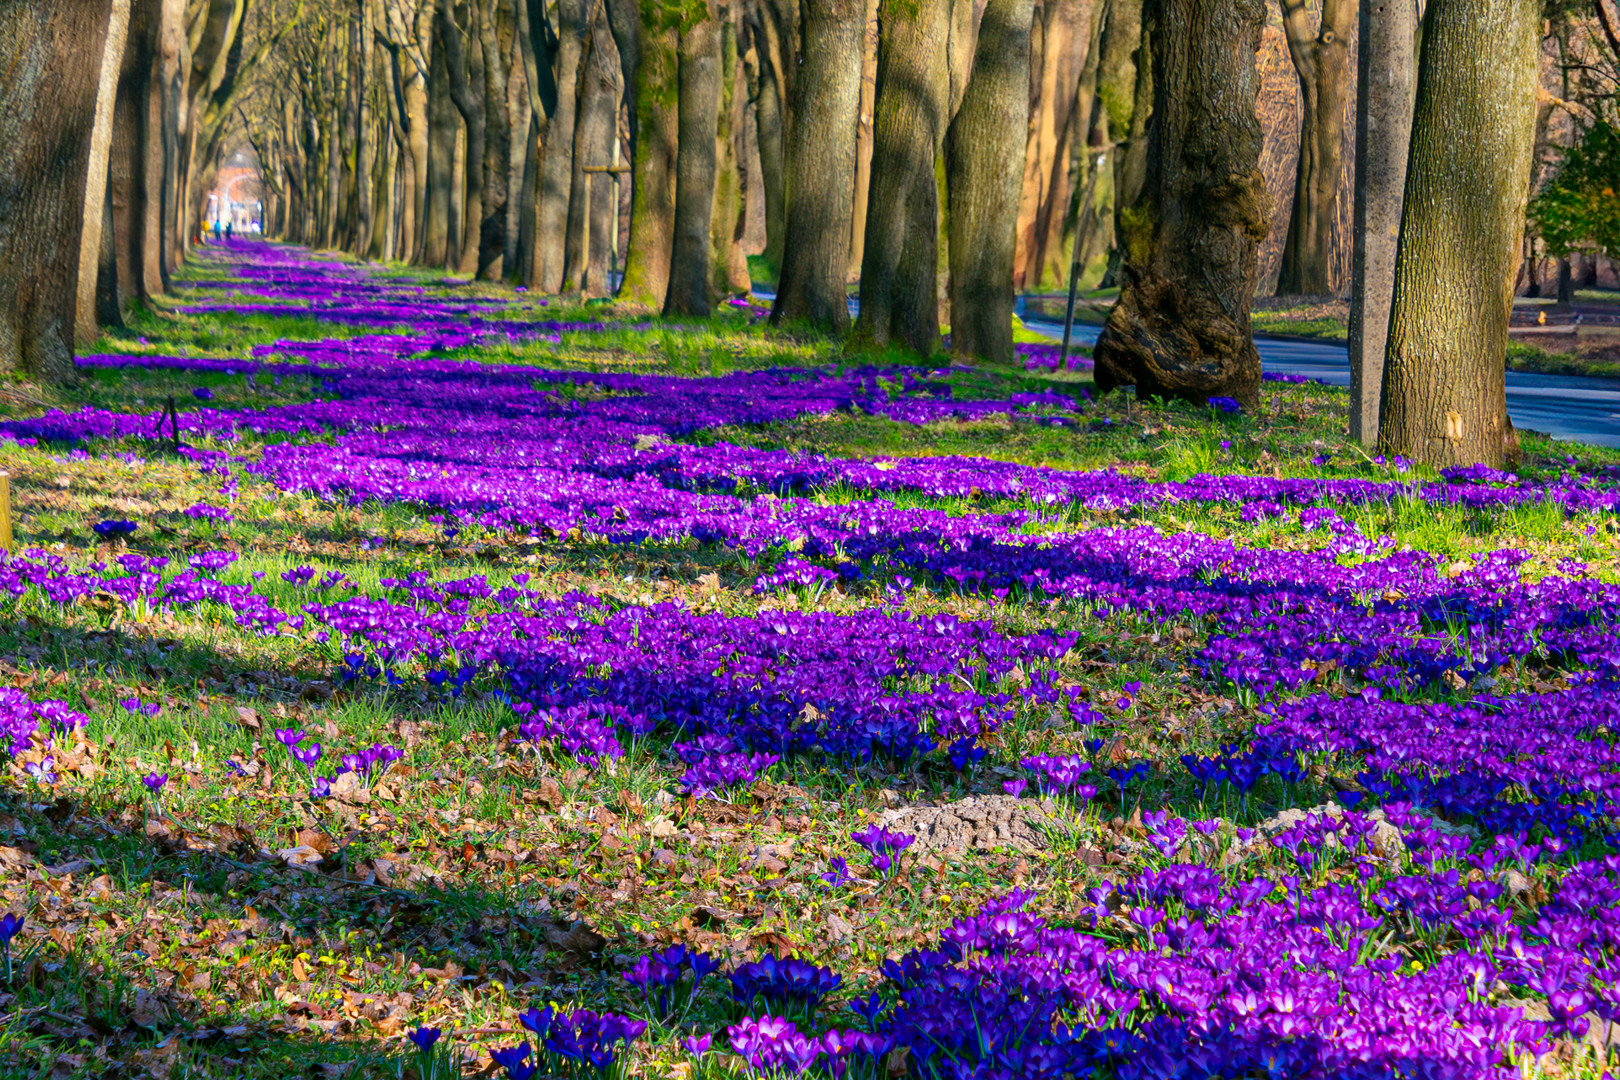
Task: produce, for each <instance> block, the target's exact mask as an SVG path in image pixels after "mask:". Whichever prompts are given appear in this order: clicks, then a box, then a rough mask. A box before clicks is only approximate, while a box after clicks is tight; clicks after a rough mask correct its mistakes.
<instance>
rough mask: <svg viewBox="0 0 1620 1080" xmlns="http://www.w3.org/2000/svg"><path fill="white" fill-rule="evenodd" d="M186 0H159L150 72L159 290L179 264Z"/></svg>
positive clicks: (162, 288)
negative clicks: (155, 87) (157, 135)
mask: <svg viewBox="0 0 1620 1080" xmlns="http://www.w3.org/2000/svg"><path fill="white" fill-rule="evenodd" d="M185 16H186V0H163V20H162V29H161V30H160V32H159V35H158V64H157V70H156V72H155V73H154V75H155V77H156V79H157V81H158V84H159V87H160V96H161V98H162V101H161V104H160V106H159V107H160V109H161V110H162V118H163V119H162V125H161V126H162V132H163V137H162V155H163V180H162V196H161V198H159V199H158V200H157V201H156V203H155V205H154V206H153V209H155V210H156V211H157V217H156V220H155V221H153V222H151V227H153V228H155V229H156V230H157V234H158V259H159V265H158V274H159V277H160V278H161V279H162V287H161V288H160V289H159V290H157V291H159V292H161V291H163V290H165V289H167V288H168V287H169V280H170V276H171V275H172V274H173V273H174V270H175V267H177V266H178V265H179V252H178V251H177V250H176V243H175V241H176V239H177V234H176V229H177V228H178V225H177V224H176V223H177V222H178V221H179V217H180V212H179V210H178V209H177V206H178V203H179V199H180V171H181V170H180V110H181V108H182V107H183V105H182V103H183V102H184V100H185V75H184V72H183V69H184V68H186V67H188V66H189V64H190V54H189V52H188V51H187V46H186V27H185Z"/></svg>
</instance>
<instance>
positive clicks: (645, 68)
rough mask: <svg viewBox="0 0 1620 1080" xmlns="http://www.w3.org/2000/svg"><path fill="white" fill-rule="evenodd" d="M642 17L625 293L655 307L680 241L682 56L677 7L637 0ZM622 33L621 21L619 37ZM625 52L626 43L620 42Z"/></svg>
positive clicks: (666, 284) (623, 296)
mask: <svg viewBox="0 0 1620 1080" xmlns="http://www.w3.org/2000/svg"><path fill="white" fill-rule="evenodd" d="M637 3H638V15H639V19H640V24H639V31H638V34H637V41H636V49H637V51H638V56H637V62H636V64H635V69H634V85H635V106H634V109H633V110H632V111H633V113H634V115H635V118H636V119H635V125H634V130H633V132H632V136H633V138H634V145H633V147H632V160H631V169H632V176H633V178H634V179H633V184H634V187H633V188H632V189H631V202H630V249H629V251H627V252H626V253H625V260H624V281H623V283H622V284H621V286H620V289H619V298H620V299H622V300H625V301H628V302H630V303H634V304H641V305H645V306H646V307H650V308H662V307H663V306H664V294H665V293H666V292H667V291H668V289H669V260H670V254H671V250H672V248H673V245H674V239H675V237H674V229H675V167H676V161H675V159H676V152H677V139H678V137H679V136H678V117H677V110H676V109H675V108H673V107H672V103H673V102H674V101H675V100H676V96H677V94H678V92H679V91H678V85H679V77H680V61H679V59H678V57H677V55H676V49H677V46H678V43H679V33H678V31H677V29H676V26H675V24H674V21H673V20H674V19H675V18H676V17H677V15H678V12H677V13H671V12H668V11H666V10H665V9H664V7H663V5H662V4H661V3H659V2H658V0H637ZM618 36H619V31H618V29H617V27H615V30H614V37H615V38H617V37H618ZM619 51H620V53H621V55H622V54H623V52H624V43H623V42H622V41H621V42H620V45H619Z"/></svg>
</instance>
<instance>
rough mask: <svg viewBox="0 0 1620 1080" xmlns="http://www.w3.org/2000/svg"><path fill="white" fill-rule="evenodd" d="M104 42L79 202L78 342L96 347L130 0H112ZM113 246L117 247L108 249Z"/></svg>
mask: <svg viewBox="0 0 1620 1080" xmlns="http://www.w3.org/2000/svg"><path fill="white" fill-rule="evenodd" d="M110 6H111V10H110V11H109V13H108V18H107V22H106V27H105V29H104V30H103V37H102V43H101V56H100V57H99V60H100V71H99V72H97V77H96V111H95V119H94V120H93V121H92V122H91V125H90V147H89V155H90V156H89V160H88V163H87V164H86V166H85V169H86V172H85V185H84V203H83V204H82V205H81V206H80V208H79V214H80V218H81V223H80V228H79V274H78V289H77V291H76V302H75V306H74V327H73V338H74V344H75V345H76V346H77V347H79V348H81V349H85V348H90V347H91V346H93V345H95V343H96V340H97V339H98V338H99V337H101V326H100V324H99V323H98V321H97V318H96V316H97V314H98V311H97V297H96V290H97V286H98V285H99V283H100V280H101V255H102V243H101V241H102V236H101V229H102V225H103V224H104V223H105V222H106V219H107V160H108V155H109V153H110V152H111V150H112V126H113V105H114V104H115V103H116V101H117V100H118V73H119V70H120V69H121V68H122V67H123V64H124V43H125V41H126V40H127V39H128V37H129V0H112V2H111V5H110ZM107 250H108V251H109V252H110V251H111V248H108V249H107Z"/></svg>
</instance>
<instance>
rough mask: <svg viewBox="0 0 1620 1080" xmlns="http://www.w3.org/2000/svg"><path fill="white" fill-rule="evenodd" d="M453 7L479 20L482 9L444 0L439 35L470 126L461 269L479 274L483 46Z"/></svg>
mask: <svg viewBox="0 0 1620 1080" xmlns="http://www.w3.org/2000/svg"><path fill="white" fill-rule="evenodd" d="M452 8H460V9H461V10H463V11H466V12H467V17H468V18H470V19H473V20H476V19H477V18H478V17H479V16H478V12H477V10H476V8H475V7H472V5H468V4H460V3H457V0H444V7H443V8H441V9H440V12H439V15H440V18H439V35H440V36H441V37H442V38H443V39H444V56H445V70H446V74H448V75H449V84H450V99H451V100H452V101H453V102H454V103H455V106H456V111H458V112H459V113H461V120H462V123H464V124H465V125H466V128H467V143H466V150H465V152H464V153H463V155H462V159H463V169H462V171H463V173H464V175H465V179H464V181H463V191H464V192H465V194H464V195H463V196H462V200H461V230H460V241H459V255H458V265H457V270H458V271H459V272H460V273H463V274H476V273H477V272H478V269H479V261H478V252H479V237H480V227H481V226H482V224H483V221H484V157H485V153H484V142H485V137H486V131H485V124H484V64H483V59H482V56H483V49H482V47H481V45H480V44H479V38H478V35H477V34H476V33H472V34H469V33H467V32H466V31H464V30H463V29H462V28H461V26H460V24H459V22H458V18H459V16H458V15H457V14H456V12H455V11H453V10H452Z"/></svg>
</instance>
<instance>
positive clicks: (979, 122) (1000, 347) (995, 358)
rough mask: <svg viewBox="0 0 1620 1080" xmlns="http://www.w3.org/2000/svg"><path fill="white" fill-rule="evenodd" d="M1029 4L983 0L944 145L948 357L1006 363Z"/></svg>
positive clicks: (1024, 125)
mask: <svg viewBox="0 0 1620 1080" xmlns="http://www.w3.org/2000/svg"><path fill="white" fill-rule="evenodd" d="M1033 17H1034V7H1033V5H1031V4H1030V3H1029V2H1028V0H988V2H987V3H986V4H985V6H984V17H983V19H982V20H981V22H980V23H979V40H978V46H977V48H976V50H975V55H974V60H973V74H972V76H971V77H970V79H969V80H968V85H967V90H966V91H965V92H964V93H963V95H962V107H961V108H960V109H958V110H957V113H956V117H955V119H953V120H952V121H951V126H950V130H949V131H948V132H947V133H946V137H945V161H946V178H947V182H948V183H949V185H950V202H951V220H950V259H951V351H952V352H955V353H958V354H960V355H963V356H979V357H983V358H984V359H986V360H989V361H991V362H993V363H999V364H1010V363H1012V358H1013V341H1012V315H1013V252H1014V249H1015V247H1016V245H1017V242H1018V195H1019V188H1020V186H1021V181H1022V179H1023V178H1022V177H1021V176H1020V175H1019V174H1018V172H1017V171H1016V170H1014V169H1010V168H1008V167H1007V164H1008V163H1009V162H1012V161H1016V160H1018V155H1019V151H1020V150H1021V149H1022V148H1023V142H1024V134H1025V132H1026V131H1027V130H1028V127H1029V34H1030V24H1031V22H1032V20H1033Z"/></svg>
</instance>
